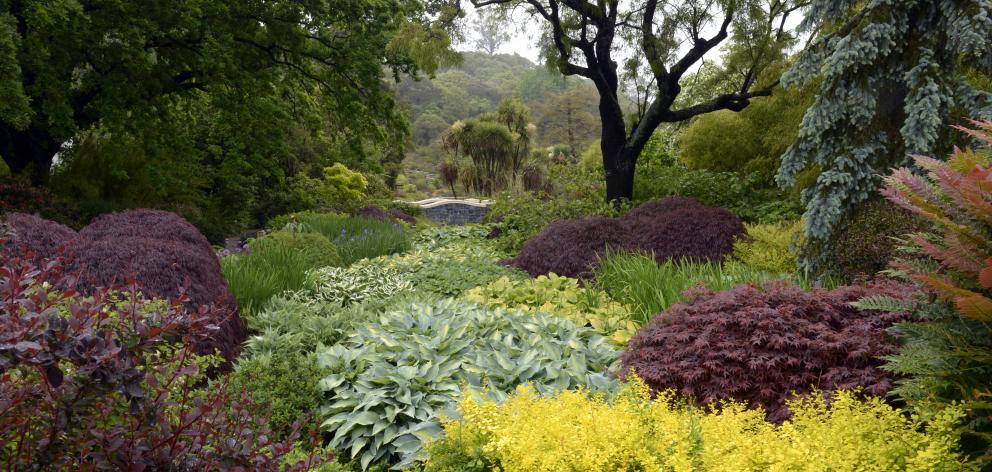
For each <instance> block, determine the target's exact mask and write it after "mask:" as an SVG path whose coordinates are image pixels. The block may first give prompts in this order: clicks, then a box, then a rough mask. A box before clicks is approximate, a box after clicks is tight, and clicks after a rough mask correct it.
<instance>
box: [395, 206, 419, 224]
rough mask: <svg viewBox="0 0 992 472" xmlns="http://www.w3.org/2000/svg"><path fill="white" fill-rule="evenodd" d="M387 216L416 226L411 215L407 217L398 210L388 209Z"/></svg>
mask: <svg viewBox="0 0 992 472" xmlns="http://www.w3.org/2000/svg"><path fill="white" fill-rule="evenodd" d="M389 216H392V217H393V218H396V219H397V220H402V221H406V222H407V223H410V224H411V225H415V224H417V219H416V218H414V217H413V215H409V214H407V213H406V212H405V211H403V210H400V209H399V208H390V209H389Z"/></svg>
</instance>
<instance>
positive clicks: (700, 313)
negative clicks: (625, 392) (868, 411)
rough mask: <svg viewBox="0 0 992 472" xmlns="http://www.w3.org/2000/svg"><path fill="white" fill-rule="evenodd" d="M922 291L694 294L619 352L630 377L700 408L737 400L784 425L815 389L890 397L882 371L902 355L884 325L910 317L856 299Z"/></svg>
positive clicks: (779, 289) (746, 289)
mask: <svg viewBox="0 0 992 472" xmlns="http://www.w3.org/2000/svg"><path fill="white" fill-rule="evenodd" d="M915 292H916V289H915V288H913V287H911V286H908V285H904V284H900V283H896V282H893V281H889V280H880V281H876V282H873V283H871V284H870V285H866V286H843V287H839V288H837V289H835V290H831V291H827V290H822V289H820V290H814V291H810V292H807V291H804V290H803V289H801V288H799V287H796V286H794V285H791V284H786V283H782V282H777V283H769V284H766V285H765V286H763V287H761V286H755V285H750V284H746V285H739V286H737V287H735V288H733V289H731V290H727V291H724V292H718V293H714V292H712V291H707V290H696V291H693V292H692V293H691V294H689V295H690V298H689V299H688V301H687V302H685V303H680V304H677V305H675V306H672V307H671V308H669V309H668V310H666V311H665V312H664V313H663V314H661V315H659V316H656V317H654V319H653V320H652V321H651V322H650V323H649V324H647V325H645V326H644V327H643V328H641V329H640V330H639V331H638V332H637V334H636V335H635V336H634V337H633V338H632V339H631V340H630V344H629V345H628V346H627V349H626V351H625V352H624V353H623V355H622V356H621V362H622V365H623V372H624V375H629V373H630V372H635V373H636V374H637V375H638V376H640V377H641V378H643V379H644V381H645V382H647V384H648V385H649V386H650V387H651V388H652V389H653V390H656V391H660V390H665V389H674V390H675V391H676V392H678V393H679V394H681V395H685V396H688V397H691V398H693V399H694V400H695V401H697V402H698V403H699V404H708V403H712V402H714V401H718V400H724V399H735V400H738V401H743V402H746V403H747V404H749V405H750V406H751V407H758V406H760V407H763V408H764V409H765V411H766V412H767V416H768V419H769V420H770V421H776V422H778V421H782V420H784V419H786V418H788V417H789V415H790V413H789V411H788V408H787V407H786V405H785V401H786V400H787V399H789V398H792V396H793V394H794V393H795V394H800V395H801V394H805V393H808V392H810V391H811V390H812V389H813V388H818V389H820V390H821V391H830V390H834V389H850V388H855V387H862V388H863V389H864V392H865V393H867V394H870V395H879V396H880V395H884V394H885V393H886V392H888V391H889V390H890V389H891V388H892V387H893V378H892V374H890V373H888V372H886V371H884V370H882V369H880V368H879V366H881V365H882V361H881V360H880V358H881V357H883V356H887V355H891V354H894V353H895V352H896V350H897V346H896V344H895V343H894V342H893V340H891V339H890V338H889V336H888V335H887V334H886V331H885V329H886V328H888V327H889V326H891V325H892V324H893V323H895V322H898V321H902V320H905V319H906V315H905V314H900V313H882V312H877V311H859V310H857V309H855V308H853V307H851V306H850V303H851V302H854V301H857V300H859V299H861V298H864V297H867V296H879V295H887V296H892V297H896V298H900V299H908V298H911V297H913V296H914V293H915Z"/></svg>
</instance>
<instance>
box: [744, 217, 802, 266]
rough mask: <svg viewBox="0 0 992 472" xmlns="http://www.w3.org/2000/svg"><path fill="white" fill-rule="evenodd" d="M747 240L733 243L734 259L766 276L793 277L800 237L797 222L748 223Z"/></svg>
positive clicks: (799, 227) (798, 223)
mask: <svg viewBox="0 0 992 472" xmlns="http://www.w3.org/2000/svg"><path fill="white" fill-rule="evenodd" d="M745 226H746V227H747V238H745V239H740V240H738V241H737V242H735V243H734V253H733V256H732V257H733V258H734V259H735V260H737V261H740V262H741V263H743V264H744V265H746V266H748V267H750V268H751V269H754V270H758V271H761V272H767V273H769V274H795V273H796V251H795V250H794V249H793V248H794V247H799V244H800V238H801V237H802V231H803V226H802V223H801V222H799V221H796V222H785V223H778V224H764V225H762V224H749V225H745Z"/></svg>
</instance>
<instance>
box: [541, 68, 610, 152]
mask: <svg viewBox="0 0 992 472" xmlns="http://www.w3.org/2000/svg"><path fill="white" fill-rule="evenodd" d="M598 102H599V98H598V95H597V93H596V89H595V87H593V86H592V84H591V83H589V82H588V81H585V80H583V81H582V82H581V83H580V84H579V85H577V86H575V87H572V88H571V89H569V90H568V91H566V92H564V93H561V94H559V95H555V96H553V97H551V98H549V99H548V100H547V101H546V102H545V104H544V107H543V109H542V110H541V116H540V119H539V121H538V122H537V126H538V129H539V130H540V133H541V140H542V142H544V143H546V144H565V145H567V146H568V147H569V148H570V149H571V152H572V155H573V156H577V155H578V154H579V152H580V151H581V150H582V149H583V148H584V147H585V145H586V144H587V143H589V142H591V141H593V140H594V139H596V137H597V136H599V133H600V123H599V116H598V115H599V113H598V111H597V105H598Z"/></svg>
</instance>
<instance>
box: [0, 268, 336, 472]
mask: <svg viewBox="0 0 992 472" xmlns="http://www.w3.org/2000/svg"><path fill="white" fill-rule="evenodd" d="M2 262H3V265H2V266H0V438H3V439H4V440H9V441H12V443H13V444H14V445H16V447H14V446H11V444H10V443H7V444H5V445H4V447H2V448H0V450H2V451H3V453H2V454H0V464H3V465H4V468H5V469H6V470H242V471H249V470H250V471H256V470H258V471H270V470H271V471H276V470H294V471H296V470H307V469H310V468H311V467H313V466H317V465H320V464H322V463H325V462H327V461H328V460H330V458H329V457H316V456H314V455H311V456H310V457H308V458H306V459H304V460H302V461H300V462H298V463H296V464H283V457H284V456H285V454H287V453H288V452H289V451H291V450H292V448H293V446H294V443H295V442H296V441H297V439H299V428H295V431H294V432H293V434H292V435H291V436H290V437H289V438H288V439H287V440H286V441H285V442H273V441H272V440H271V439H270V438H273V437H274V436H273V434H272V431H271V430H270V429H269V428H268V426H267V423H268V418H267V415H266V414H264V412H265V410H266V408H265V407H262V406H259V405H253V404H252V403H251V401H250V399H249V398H248V396H247V395H245V394H244V393H242V394H241V396H240V398H237V397H236V396H232V395H231V393H230V392H229V391H228V389H227V388H225V387H224V386H225V385H226V384H227V381H226V380H223V379H222V380H219V382H221V385H219V386H217V388H214V387H211V388H207V389H200V388H198V386H199V385H203V383H204V375H203V367H204V365H205V364H204V362H203V361H202V360H197V358H196V356H194V355H193V354H192V352H191V351H190V348H188V347H184V346H189V345H191V344H196V342H195V340H197V339H203V338H207V337H210V336H211V335H212V334H213V333H215V332H217V331H218V328H217V326H215V325H214V324H213V322H212V320H214V319H217V318H218V316H219V315H218V314H217V313H213V311H214V310H215V308H213V307H206V306H203V307H200V308H199V309H198V310H188V309H186V308H184V307H183V306H182V305H183V301H184V298H183V296H182V295H180V297H179V298H177V299H176V300H173V301H171V302H170V303H168V304H162V303H148V302H147V301H146V300H144V299H143V298H142V297H141V296H140V295H139V293H140V287H139V286H137V285H132V286H129V287H126V288H125V290H123V291H122V292H116V293H115V294H111V292H110V291H108V290H106V289H98V290H95V291H93V292H92V296H91V297H86V298H84V297H82V296H81V295H80V294H79V293H78V292H74V291H72V290H63V291H59V292H51V291H50V289H49V287H59V286H72V285H73V282H72V280H68V279H66V278H64V277H63V276H62V272H61V267H60V263H61V261H60V260H59V259H53V260H52V261H50V262H48V263H46V266H45V267H43V268H41V269H38V268H36V267H35V266H34V265H33V264H31V263H30V262H26V261H23V260H18V259H10V258H6V257H4V258H3V260H2ZM180 340H181V341H183V342H184V343H183V344H177V343H176V342H177V341H180ZM4 442H6V441H4ZM318 445H319V440H318V437H317V434H316V431H315V432H314V433H312V434H311V436H310V441H309V447H310V448H311V450H312V449H313V448H314V447H317V446H318Z"/></svg>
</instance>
